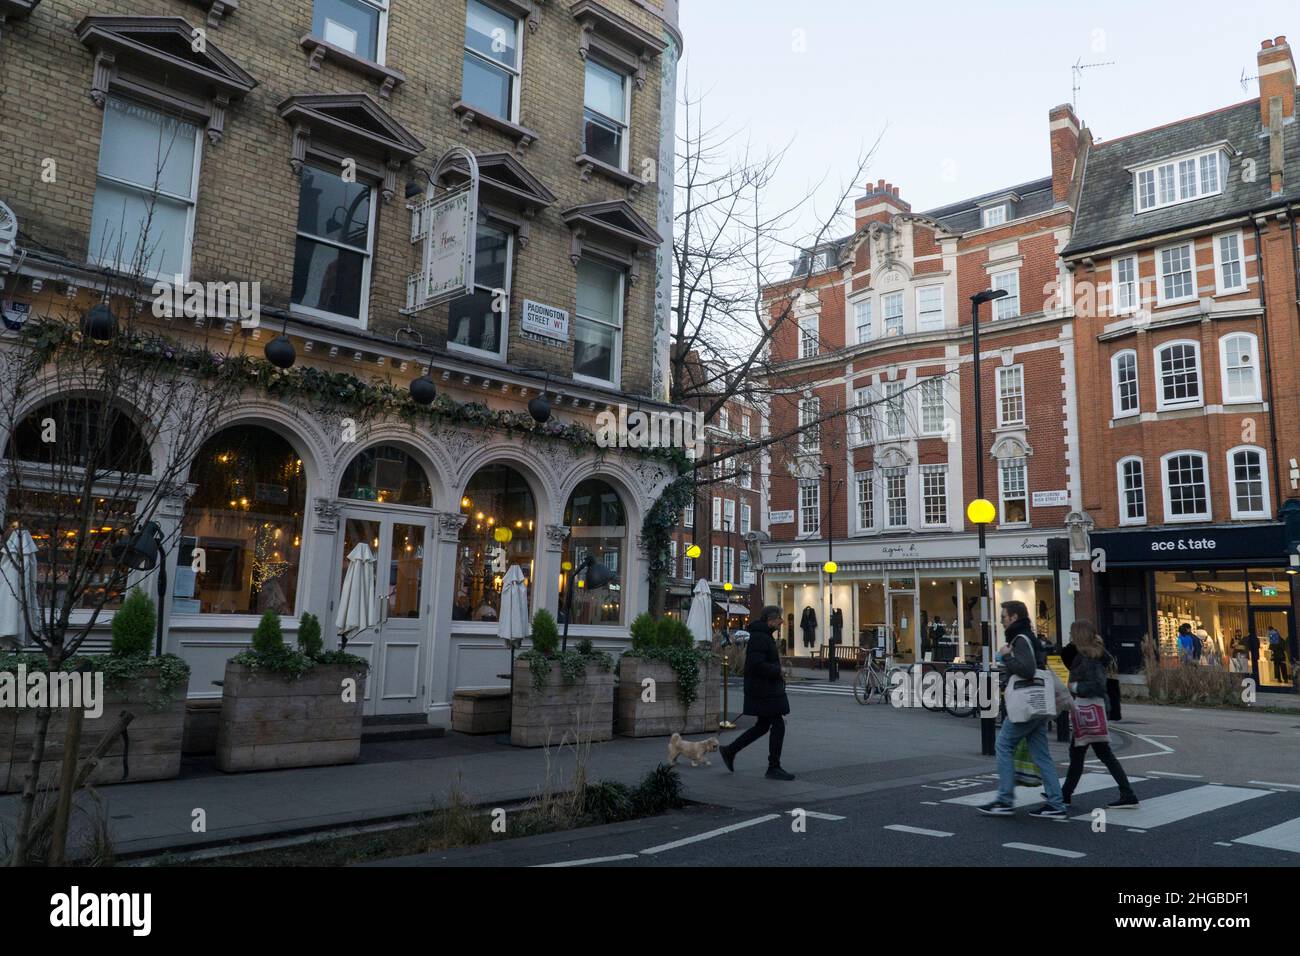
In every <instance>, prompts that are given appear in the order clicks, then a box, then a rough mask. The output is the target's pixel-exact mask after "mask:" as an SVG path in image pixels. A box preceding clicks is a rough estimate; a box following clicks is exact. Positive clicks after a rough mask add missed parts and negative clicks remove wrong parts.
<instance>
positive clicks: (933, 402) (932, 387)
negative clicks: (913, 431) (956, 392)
mask: <svg viewBox="0 0 1300 956" xmlns="http://www.w3.org/2000/svg"><path fill="white" fill-rule="evenodd" d="M918 391H919V392H920V396H921V397H920V405H921V416H920V417H921V421H920V425H921V434H922V435H942V434H943V433H944V422H945V421H947V418H948V416H947V411H948V397H947V391H948V390H947V381H946V380H945V379H944V377H943V376H942V375H935V376H932V377H930V378H927V379H923V380H922V381H921V384H920V387H919V388H918ZM935 392H937V393H938V394H937V395H936V394H935ZM936 406H937V411H938V422H939V423H938V426H937V427H934V428H931V427H929V425H927V423H926V412H927V411H929V412H934V411H936Z"/></svg>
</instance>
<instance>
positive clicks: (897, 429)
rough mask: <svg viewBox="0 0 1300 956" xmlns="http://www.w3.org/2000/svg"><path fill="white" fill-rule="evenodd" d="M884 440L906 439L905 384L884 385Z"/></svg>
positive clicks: (898, 382)
mask: <svg viewBox="0 0 1300 956" xmlns="http://www.w3.org/2000/svg"><path fill="white" fill-rule="evenodd" d="M883 431H884V435H885V438H906V437H907V382H905V381H897V382H886V383H885V416H884V428H883Z"/></svg>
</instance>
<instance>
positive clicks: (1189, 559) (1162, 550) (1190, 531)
mask: <svg viewBox="0 0 1300 956" xmlns="http://www.w3.org/2000/svg"><path fill="white" fill-rule="evenodd" d="M1090 540H1091V546H1092V548H1093V549H1094V550H1096V549H1097V548H1101V549H1103V550H1104V551H1105V552H1106V563H1107V564H1108V565H1109V564H1119V565H1126V564H1127V565H1139V564H1152V565H1170V564H1179V565H1185V566H1191V565H1202V566H1206V567H1210V566H1213V565H1214V564H1217V563H1219V562H1225V561H1232V562H1243V561H1258V562H1261V563H1268V564H1278V563H1281V562H1282V561H1284V560H1285V552H1286V541H1285V537H1284V535H1283V530H1282V525H1280V524H1268V525H1256V526H1254V527H1246V528H1187V529H1186V530H1179V531H1169V530H1164V531H1103V532H1094V533H1093V534H1092V535H1091V536H1090Z"/></svg>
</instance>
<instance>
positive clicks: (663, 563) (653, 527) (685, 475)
mask: <svg viewBox="0 0 1300 956" xmlns="http://www.w3.org/2000/svg"><path fill="white" fill-rule="evenodd" d="M677 470H678V475H677V477H676V478H675V479H674V480H673V481H672V482H671V483H670V484H669V485H668V487H667V488H665V489H664V490H663V493H662V494H661V495H660V496H659V500H658V501H656V502H655V503H654V505H652V506H651V508H650V510H649V511H648V512H646V516H645V520H644V521H643V522H641V539H642V540H643V541H644V542H645V544H646V562H647V565H648V570H649V577H650V593H651V594H654V593H655V592H656V591H658V590H659V588H661V587H662V586H663V583H664V578H665V577H667V574H668V542H669V541H670V540H672V535H673V530H674V529H675V528H676V527H677V525H678V523H679V522H680V521H681V516H682V511H683V510H684V509H685V508H686V506H687V505H690V504H693V499H694V497H695V473H694V470H693V469H692V468H691V465H690V462H689V461H688V460H687V459H686V457H685V456H684V455H682V456H681V457H680V459H678V460H677Z"/></svg>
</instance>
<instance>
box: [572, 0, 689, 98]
mask: <svg viewBox="0 0 1300 956" xmlns="http://www.w3.org/2000/svg"><path fill="white" fill-rule="evenodd" d="M569 12H570V13H572V14H573V18H574V19H575V20H577V21H578V23H579V24H581V26H582V38H581V41H580V43H579V46H578V55H579V56H580V57H582V58H583V59H584V60H585V59H587V57H588V56H590V55H591V52H592V51H593V50H594V51H596V53H597V54H598V55H600V56H601V57H602V58H604V59H608V60H611V61H613V62H614V63H616V64H618V65H619V66H621V67H623V68H624V69H625V70H626V71H627V72H628V73H630V74H633V75H634V77H635V79H636V88H637V89H638V90H640V89H644V88H645V68H646V64H648V63H649V62H650V61H651V60H652V59H654V58H655V57H656V56H658V55H659V54H661V53H663V51H664V50H665V49H667V47H668V44H667V43H665V42H664V41H663V40H661V39H659V38H658V37H657V36H655V35H654V34H653V33H649V32H647V31H646V30H643V29H641V28H640V27H639V26H637V25H636V24H635V23H633V22H632V21H631V20H627V19H625V18H623V17H621V16H619V15H618V14H617V13H615V12H614V11H612V10H610V9H608V8H607V7H605V6H603V5H601V4H599V3H597V2H596V0H578V2H577V3H575V4H574V5H573V6H572V7H570V8H569Z"/></svg>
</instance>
